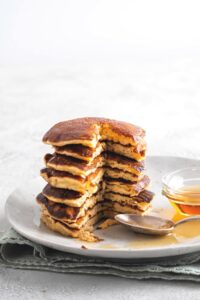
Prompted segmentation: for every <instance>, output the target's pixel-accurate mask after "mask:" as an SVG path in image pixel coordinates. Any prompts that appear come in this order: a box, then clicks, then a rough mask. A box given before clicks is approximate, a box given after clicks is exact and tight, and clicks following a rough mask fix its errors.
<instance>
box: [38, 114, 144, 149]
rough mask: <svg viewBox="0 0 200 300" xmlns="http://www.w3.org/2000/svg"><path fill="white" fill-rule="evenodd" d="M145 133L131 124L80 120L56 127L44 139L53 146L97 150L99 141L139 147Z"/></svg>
mask: <svg viewBox="0 0 200 300" xmlns="http://www.w3.org/2000/svg"><path fill="white" fill-rule="evenodd" d="M144 136H145V131H144V130H143V129H142V128H140V127H137V126H135V125H132V124H130V123H126V122H121V121H115V120H110V119H104V118H79V119H73V120H69V121H64V122H60V123H58V124H56V125H54V126H53V127H52V128H51V129H50V130H49V131H48V132H47V133H46V134H45V135H44V137H43V142H44V143H46V144H51V145H53V146H64V145H69V144H82V145H85V146H89V147H92V148H95V147H96V145H97V143H98V141H99V140H109V141H114V142H119V143H121V144H124V145H128V144H130V145H137V144H138V143H139V142H140V141H141V140H142V139H143V138H144Z"/></svg>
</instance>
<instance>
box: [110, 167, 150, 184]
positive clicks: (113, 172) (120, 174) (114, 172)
mask: <svg viewBox="0 0 200 300" xmlns="http://www.w3.org/2000/svg"><path fill="white" fill-rule="evenodd" d="M104 174H105V176H107V177H111V178H118V179H119V178H121V179H125V180H128V181H140V180H142V178H143V177H144V174H142V173H141V174H140V175H135V174H132V173H129V172H124V171H122V170H120V169H115V168H110V167H107V168H105V173H104Z"/></svg>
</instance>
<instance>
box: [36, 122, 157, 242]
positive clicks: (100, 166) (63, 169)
mask: <svg viewBox="0 0 200 300" xmlns="http://www.w3.org/2000/svg"><path fill="white" fill-rule="evenodd" d="M144 136H145V132H144V130H143V129H141V128H139V127H136V126H134V125H132V124H129V123H125V122H119V121H114V120H109V119H103V118H80V119H74V120H70V121H65V122H61V123H58V124H56V125H55V126H53V127H52V128H51V129H50V130H49V131H48V132H47V133H46V134H45V136H44V138H43V141H44V142H45V143H47V144H50V145H52V146H53V147H54V150H55V152H54V153H53V154H46V155H45V157H44V161H45V165H46V167H45V168H44V169H42V170H41V176H42V177H43V178H44V179H45V181H47V185H46V186H45V188H44V189H43V191H42V193H40V194H39V195H38V196H37V202H38V203H39V204H40V205H41V208H42V214H41V219H42V221H43V222H44V223H45V224H46V225H47V226H48V227H49V228H50V229H52V230H54V231H57V232H60V233H61V234H63V235H67V236H72V237H75V238H79V239H82V240H86V241H97V240H98V238H97V237H95V236H94V235H93V234H92V231H93V230H94V228H95V225H96V224H97V223H98V222H99V221H101V220H105V219H110V218H114V216H115V215H116V214H118V213H136V214H143V213H144V212H145V211H147V209H148V208H149V207H150V203H151V200H152V198H153V193H152V192H150V191H148V190H147V187H148V185H149V178H148V176H146V175H144V173H143V170H144V159H145V152H146V143H145V141H144Z"/></svg>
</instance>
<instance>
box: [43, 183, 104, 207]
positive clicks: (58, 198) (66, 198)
mask: <svg viewBox="0 0 200 300" xmlns="http://www.w3.org/2000/svg"><path fill="white" fill-rule="evenodd" d="M102 186H103V184H102V183H100V184H99V185H97V186H96V190H94V194H95V193H97V192H98V190H99V189H102V188H103V187H102ZM42 194H43V195H44V196H45V197H46V198H47V199H49V200H51V201H53V202H56V203H63V204H66V205H69V206H72V207H80V206H82V205H83V203H84V202H85V201H86V199H87V198H88V197H90V196H91V193H89V192H85V193H80V192H78V191H73V190H69V189H61V188H55V187H52V186H51V185H50V184H47V185H46V186H45V187H44V189H43V191H42Z"/></svg>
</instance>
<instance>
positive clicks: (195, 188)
mask: <svg viewBox="0 0 200 300" xmlns="http://www.w3.org/2000/svg"><path fill="white" fill-rule="evenodd" d="M162 182H163V190H162V193H163V195H164V196H166V197H167V199H168V200H169V202H170V203H171V204H172V206H173V207H174V208H175V210H176V211H177V213H179V214H181V215H182V216H192V215H200V168H184V169H179V170H176V171H174V172H171V173H168V174H166V175H165V176H164V177H163V179H162Z"/></svg>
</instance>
